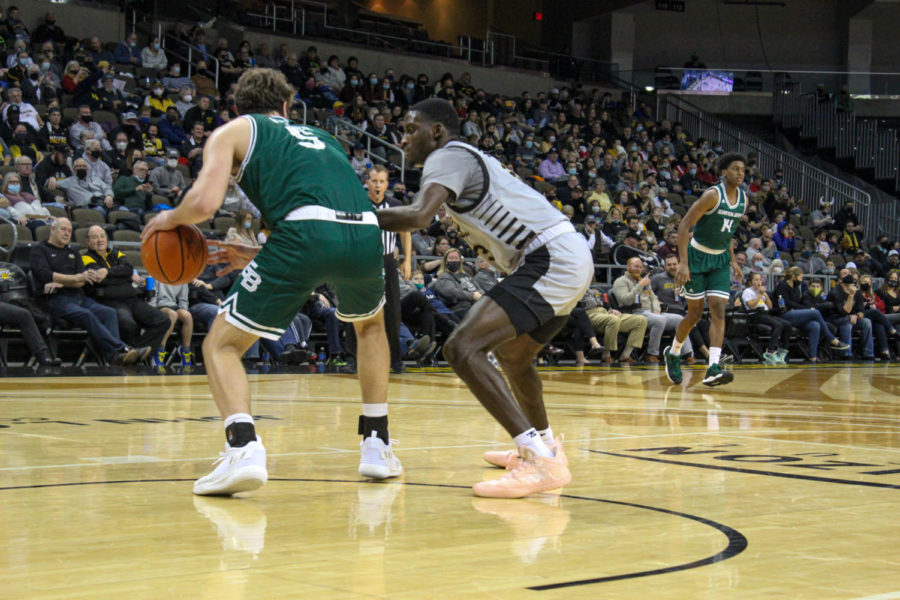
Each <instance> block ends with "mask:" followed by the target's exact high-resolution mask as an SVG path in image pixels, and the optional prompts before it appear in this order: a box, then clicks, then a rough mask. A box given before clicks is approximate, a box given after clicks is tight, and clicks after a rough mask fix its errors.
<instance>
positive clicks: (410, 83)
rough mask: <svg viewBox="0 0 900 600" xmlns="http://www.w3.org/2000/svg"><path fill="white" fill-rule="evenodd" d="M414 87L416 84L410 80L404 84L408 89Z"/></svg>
mask: <svg viewBox="0 0 900 600" xmlns="http://www.w3.org/2000/svg"><path fill="white" fill-rule="evenodd" d="M415 87H416V84H414V83H413V82H412V81H410V82H409V83H407V84H406V89H408V90H412V89H415Z"/></svg>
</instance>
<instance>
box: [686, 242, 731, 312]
mask: <svg viewBox="0 0 900 600" xmlns="http://www.w3.org/2000/svg"><path fill="white" fill-rule="evenodd" d="M688 268H689V269H690V270H691V279H690V280H689V281H688V282H687V283H685V284H684V297H685V298H687V299H688V300H703V299H704V298H706V297H708V296H716V297H718V298H724V299H726V300H727V299H728V297H729V293H730V291H731V256H730V253H729V252H728V251H727V250H726V251H725V252H722V253H721V254H709V253H708V252H703V251H702V250H697V249H696V248H694V247H693V246H689V247H688Z"/></svg>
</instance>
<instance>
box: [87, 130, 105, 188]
mask: <svg viewBox="0 0 900 600" xmlns="http://www.w3.org/2000/svg"><path fill="white" fill-rule="evenodd" d="M83 157H84V159H85V160H86V161H87V165H88V171H90V173H91V175H93V176H94V177H97V178H99V179H102V180H103V182H104V183H106V184H108V185H112V170H111V169H110V168H109V165H107V164H106V162H104V160H103V151H102V150H101V145H100V142H99V141H98V140H94V139H91V140H87V141H86V142H85V143H84V154H83Z"/></svg>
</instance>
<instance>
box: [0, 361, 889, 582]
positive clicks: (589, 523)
mask: <svg viewBox="0 0 900 600" xmlns="http://www.w3.org/2000/svg"><path fill="white" fill-rule="evenodd" d="M702 373H703V371H702V370H701V369H690V370H687V371H686V374H685V382H684V383H683V384H682V385H681V386H669V385H668V383H667V381H666V380H665V378H664V375H663V373H662V371H661V370H660V369H655V368H634V369H630V370H629V369H599V368H598V369H591V368H586V369H574V368H570V369H565V368H559V369H554V370H547V371H544V372H543V374H542V376H543V380H544V383H545V391H546V399H547V404H548V406H549V411H550V415H551V424H552V425H553V427H554V429H555V430H556V431H557V432H561V433H564V434H565V435H566V445H565V447H566V451H567V455H568V457H569V462H570V466H571V469H572V472H573V476H574V479H573V482H572V484H570V485H569V486H567V487H566V488H565V489H564V490H562V492H561V493H558V494H546V495H541V496H539V497H532V498H527V499H522V500H493V499H481V498H475V497H473V496H472V493H471V490H470V486H471V484H472V483H474V482H476V481H479V480H481V479H482V478H488V477H496V476H499V475H500V473H501V472H500V471H499V470H496V469H491V468H489V467H488V466H487V465H486V464H485V463H483V462H482V460H481V458H480V457H481V453H482V452H483V451H485V450H487V449H495V448H505V447H507V443H508V439H507V437H506V435H505V433H504V432H503V431H502V430H501V428H500V427H499V426H497V425H495V424H494V422H493V420H492V419H491V418H489V416H488V415H487V413H486V412H485V411H484V410H483V409H482V408H481V407H480V405H479V404H478V403H477V402H476V401H475V400H474V398H473V397H472V396H471V395H470V394H469V393H468V391H467V390H466V388H465V387H464V386H463V385H462V383H461V382H460V380H459V379H457V378H456V377H455V376H454V375H453V374H452V373H450V372H447V371H440V370H431V371H427V372H418V373H407V374H404V375H400V376H392V378H391V386H390V397H391V412H390V418H391V433H392V437H394V438H396V439H397V445H396V452H397V454H398V456H399V457H400V458H401V459H402V460H403V463H404V466H405V469H406V474H405V476H404V477H403V478H402V479H400V480H394V481H390V482H387V483H372V482H366V481H363V480H361V479H360V478H359V477H358V476H357V474H356V467H357V464H358V460H359V457H358V443H359V439H358V436H357V435H356V423H357V416H358V414H359V412H360V410H359V401H358V397H359V394H358V389H357V384H356V380H355V378H354V377H352V376H348V375H328V374H322V375H313V374H269V375H264V376H263V375H252V376H251V381H252V390H253V394H254V399H255V400H254V413H255V414H256V415H257V416H258V417H259V419H258V422H257V426H258V431H259V432H260V434H261V436H262V439H263V442H264V443H265V445H266V447H267V450H268V456H269V476H270V481H269V483H268V484H267V485H266V486H265V487H264V488H262V489H261V490H259V491H257V492H254V493H251V494H247V495H246V496H245V497H243V498H239V499H238V498H235V499H221V498H197V497H194V496H193V495H192V494H191V485H192V482H193V480H194V479H195V478H197V477H199V476H202V475H204V474H206V473H207V472H208V471H209V470H210V469H211V467H212V461H213V460H214V459H215V458H217V453H218V451H219V450H221V449H222V445H223V443H224V436H223V430H222V423H221V421H220V420H219V419H218V416H217V411H216V409H215V407H214V405H213V403H212V401H211V400H210V397H209V391H208V388H207V386H206V378H205V377H204V376H203V375H182V376H165V377H161V376H154V375H151V374H141V373H136V374H126V375H118V376H104V377H52V378H51V377H31V378H24V377H23V378H4V379H0V407H2V410H0V531H2V532H3V537H4V543H3V550H2V555H0V592H2V594H3V597H4V598H15V599H18V598H65V599H73V598H92V599H94V598H121V599H126V598H127V599H132V598H177V599H180V600H191V599H195V598H200V599H205V598H209V599H215V600H224V599H232V598H234V599H241V598H304V599H306V598H323V599H352V598H390V599H394V598H397V599H418V598H440V599H457V598H514V599H516V600H522V599H529V598H535V599H540V600H544V599H570V598H591V599H593V598H653V599H656V598H677V599H682V598H685V599H703V598H754V599H755V598H815V599H826V598H842V599H845V598H846V599H863V598H865V599H867V600H886V599H888V598H900V525H898V520H900V367H895V366H887V365H880V364H875V365H871V364H869V365H834V366H820V367H818V368H810V367H806V368H797V367H787V368H771V367H769V368H766V367H761V366H759V367H757V366H740V367H736V368H735V375H736V377H735V382H734V383H733V384H731V385H729V386H726V387H722V388H713V389H708V388H704V387H703V386H701V385H699V380H700V378H701V377H702Z"/></svg>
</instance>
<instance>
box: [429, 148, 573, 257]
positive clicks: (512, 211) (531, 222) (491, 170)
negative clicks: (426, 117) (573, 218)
mask: <svg viewBox="0 0 900 600" xmlns="http://www.w3.org/2000/svg"><path fill="white" fill-rule="evenodd" d="M431 183H439V184H441V185H443V186H444V187H446V188H447V189H449V190H451V191H452V192H453V194H454V198H453V199H452V200H448V201H447V211H448V213H449V214H450V216H451V217H452V218H453V220H454V221H455V222H456V223H457V225H458V226H459V229H460V232H461V233H462V234H463V236H464V238H465V240H466V242H467V243H468V244H469V245H470V246H471V247H472V248H473V249H474V250H475V251H476V252H478V253H479V254H485V255H487V258H488V260H490V261H491V262H492V263H494V264H496V265H497V266H498V267H499V268H500V269H502V270H503V271H506V272H508V273H510V272H512V271H514V270H515V269H516V267H517V266H519V264H520V263H521V262H522V258H523V256H524V255H525V253H526V252H530V251H531V250H533V249H535V248H536V247H538V246H540V245H543V244H546V243H547V242H548V241H550V240H551V239H553V238H554V237H556V236H558V235H561V234H563V233H566V232H570V231H574V230H575V229H574V227H572V224H571V223H570V222H569V220H568V219H566V217H565V215H563V214H562V213H561V212H560V211H558V210H556V208H554V207H553V206H552V205H551V204H550V203H549V202H547V199H546V198H544V197H543V196H542V195H541V194H539V193H538V192H536V191H535V190H533V189H532V188H530V187H529V186H528V185H527V184H526V183H525V182H524V181H522V180H521V179H519V178H518V177H516V176H515V175H514V174H512V173H510V172H509V171H507V170H506V169H505V168H504V167H503V165H501V164H500V161H498V160H497V159H496V158H494V157H492V156H488V155H486V154H484V153H482V152H480V151H478V150H476V149H475V148H473V147H472V146H470V145H468V144H464V143H462V142H459V141H455V140H454V141H451V142H448V143H447V144H446V145H445V146H444V147H443V148H440V149H438V150H435V151H434V152H432V153H431V154H430V155H429V156H428V158H427V159H426V160H425V166H424V168H423V170H422V183H421V187H422V188H423V189H424V188H425V186H427V185H429V184H431Z"/></svg>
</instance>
